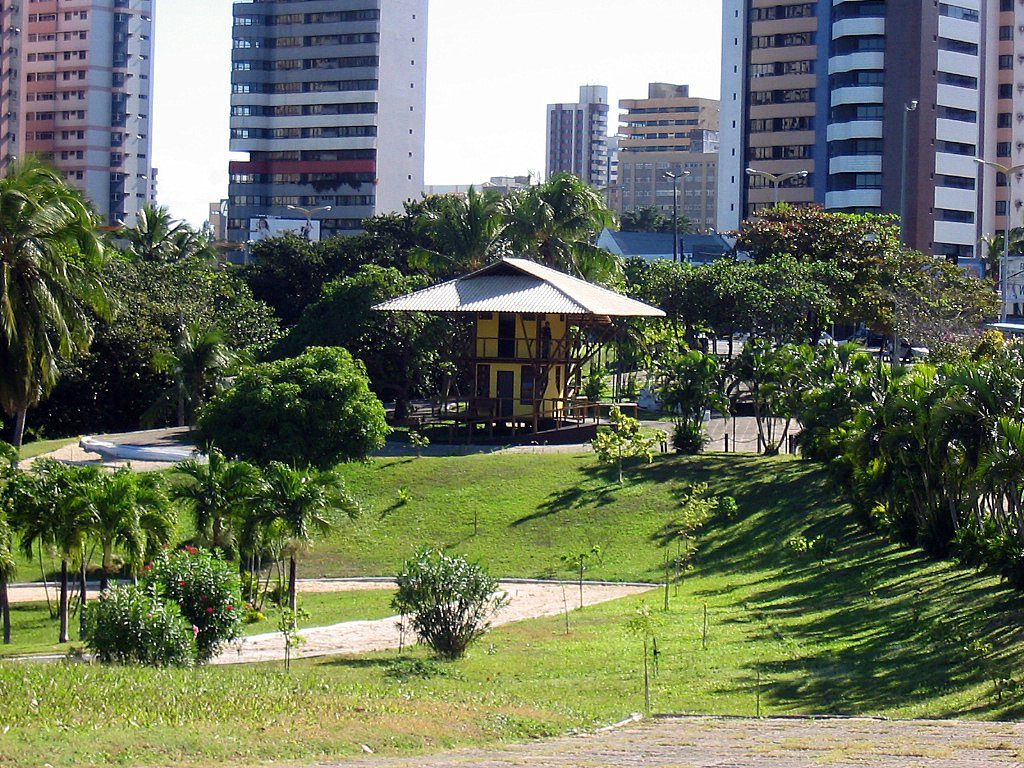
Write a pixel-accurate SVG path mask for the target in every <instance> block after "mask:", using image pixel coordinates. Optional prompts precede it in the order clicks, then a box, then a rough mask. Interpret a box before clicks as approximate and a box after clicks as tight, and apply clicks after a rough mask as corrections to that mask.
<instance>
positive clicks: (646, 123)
mask: <svg viewBox="0 0 1024 768" xmlns="http://www.w3.org/2000/svg"><path fill="white" fill-rule="evenodd" d="M698 122H699V121H697V120H636V121H632V120H631V121H629V122H628V123H627V126H628V127H629V128H657V127H660V126H663V125H665V126H668V125H697V124H698Z"/></svg>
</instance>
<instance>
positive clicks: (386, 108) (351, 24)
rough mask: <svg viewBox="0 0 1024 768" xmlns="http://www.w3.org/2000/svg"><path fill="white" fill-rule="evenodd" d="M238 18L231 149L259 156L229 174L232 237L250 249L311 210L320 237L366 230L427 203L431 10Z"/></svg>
mask: <svg viewBox="0 0 1024 768" xmlns="http://www.w3.org/2000/svg"><path fill="white" fill-rule="evenodd" d="M233 11H234V32H233V38H234V50H233V51H232V57H231V60H232V73H231V88H232V94H231V142H230V147H231V149H232V150H233V151H236V152H247V153H248V155H249V158H248V160H245V161H236V162H232V163H231V164H230V181H229V188H228V198H229V203H228V236H229V238H230V239H231V240H232V241H235V242H244V241H246V240H248V239H249V232H250V227H251V226H253V222H255V221H258V220H259V218H260V217H279V218H286V219H303V218H305V216H306V213H307V212H309V213H310V215H311V216H313V217H315V218H316V219H318V220H319V221H320V222H321V227H322V229H321V236H322V237H330V236H332V235H336V234H343V233H351V232H356V231H358V230H359V229H360V228H361V222H362V220H363V219H364V218H366V217H369V216H373V215H376V214H378V213H386V212H392V211H400V210H402V207H403V204H404V203H405V201H407V200H413V199H416V198H418V197H419V196H420V192H421V190H422V189H423V148H424V126H425V116H426V63H427V62H426V59H427V0H260V1H258V2H252V1H250V2H235V4H234V9H233ZM289 206H292V207H289ZM328 207H329V210H328ZM297 209H302V210H297Z"/></svg>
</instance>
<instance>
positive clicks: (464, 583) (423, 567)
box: [391, 549, 508, 659]
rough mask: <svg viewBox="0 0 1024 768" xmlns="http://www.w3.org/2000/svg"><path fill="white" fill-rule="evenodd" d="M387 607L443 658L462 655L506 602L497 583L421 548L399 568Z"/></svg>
mask: <svg viewBox="0 0 1024 768" xmlns="http://www.w3.org/2000/svg"><path fill="white" fill-rule="evenodd" d="M396 581H397V582H398V590H397V591H396V592H395V598H394V600H392V602H391V605H392V607H393V608H394V609H395V610H396V611H399V612H400V613H401V614H402V615H403V616H411V617H412V626H413V629H414V630H415V631H416V634H417V636H418V637H419V638H420V639H421V640H422V641H423V642H424V643H426V644H427V645H429V646H430V647H431V648H432V649H433V651H434V653H436V654H437V655H438V656H440V657H441V658H443V659H457V658H460V657H461V656H463V655H465V653H466V650H467V649H468V648H469V646H470V645H471V644H472V643H473V642H475V641H476V640H478V639H480V638H481V637H483V636H484V634H486V632H487V630H488V629H489V628H490V622H491V619H492V618H493V616H494V614H495V613H496V612H497V611H498V610H500V609H501V608H502V607H503V606H504V605H506V604H507V602H508V599H507V597H506V596H505V594H504V593H503V592H501V591H500V589H499V584H498V580H497V579H495V578H494V577H493V576H491V575H490V574H489V573H487V571H485V570H484V569H483V568H482V567H481V566H479V565H475V564H473V563H470V562H468V561H467V560H466V559H465V558H464V557H461V556H459V555H447V554H445V553H444V552H439V551H437V550H432V549H421V550H420V551H419V552H417V553H416V554H415V555H414V556H413V557H412V558H411V559H410V560H407V561H406V563H405V564H404V565H403V567H402V572H401V573H400V574H398V577H397V579H396Z"/></svg>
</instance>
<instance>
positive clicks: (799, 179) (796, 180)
mask: <svg viewBox="0 0 1024 768" xmlns="http://www.w3.org/2000/svg"><path fill="white" fill-rule="evenodd" d="M813 184H814V174H813V173H809V174H807V175H806V176H794V177H792V178H789V179H786V180H785V181H783V182H782V183H780V184H779V187H780V188H785V187H795V188H799V187H809V186H812V185H813ZM771 186H772V184H770V183H769V182H768V180H767V179H766V178H765V177H764V176H759V175H750V176H747V189H765V188H767V187H771Z"/></svg>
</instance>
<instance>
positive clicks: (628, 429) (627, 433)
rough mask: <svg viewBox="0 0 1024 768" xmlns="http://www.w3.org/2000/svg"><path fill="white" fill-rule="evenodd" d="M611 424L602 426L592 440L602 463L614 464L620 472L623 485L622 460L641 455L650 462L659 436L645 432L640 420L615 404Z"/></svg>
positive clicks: (595, 451)
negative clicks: (627, 414)
mask: <svg viewBox="0 0 1024 768" xmlns="http://www.w3.org/2000/svg"><path fill="white" fill-rule="evenodd" d="M610 421H611V425H610V426H607V427H601V428H600V429H599V430H598V431H597V437H596V438H595V439H594V440H593V441H592V442H591V445H592V446H593V448H594V453H595V454H597V459H598V461H600V462H601V463H602V464H610V465H614V466H615V467H616V468H617V470H618V473H619V485H622V462H623V460H625V459H628V458H633V457H641V458H643V459H646V460H647V461H648V462H650V461H652V460H653V459H654V445H655V443H656V442H657V438H656V437H653V436H651V435H648V434H645V433H644V431H643V429H642V428H641V426H640V422H639V421H638V420H637V419H634V418H632V417H630V416H626V415H625V414H624V413H622V411H621V410H619V406H617V405H613V406H612V412H611V416H610Z"/></svg>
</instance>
